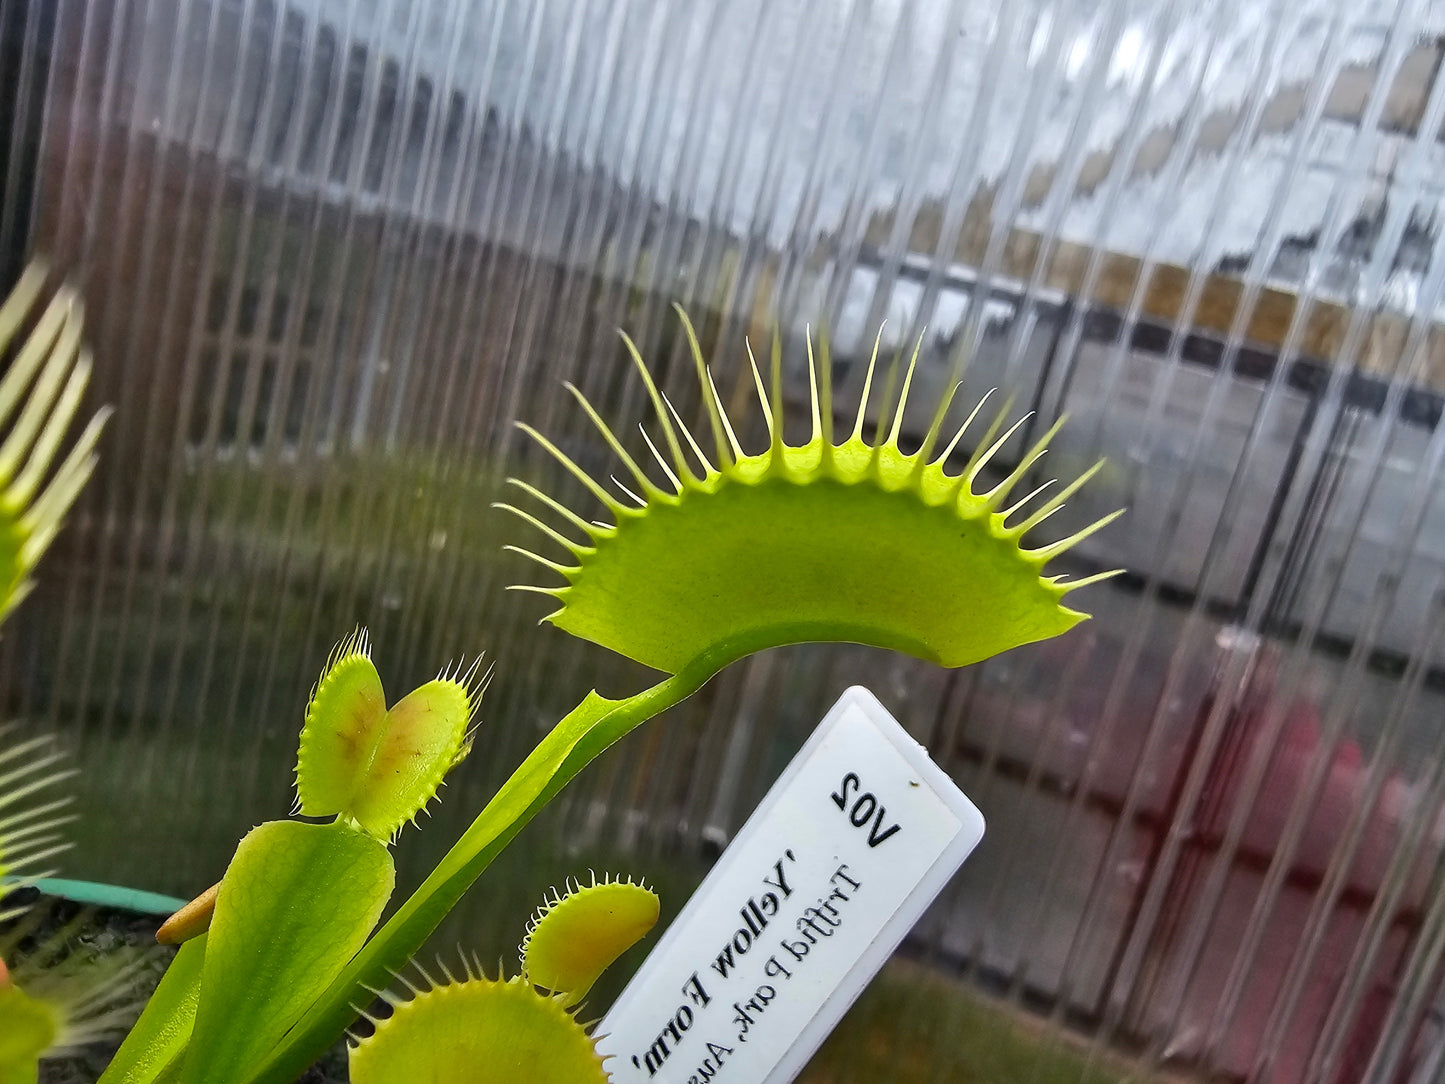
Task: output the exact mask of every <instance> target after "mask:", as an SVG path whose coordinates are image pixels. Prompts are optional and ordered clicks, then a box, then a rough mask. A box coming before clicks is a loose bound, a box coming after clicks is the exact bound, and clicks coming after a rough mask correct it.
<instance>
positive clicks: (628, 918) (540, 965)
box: [522, 877, 660, 1008]
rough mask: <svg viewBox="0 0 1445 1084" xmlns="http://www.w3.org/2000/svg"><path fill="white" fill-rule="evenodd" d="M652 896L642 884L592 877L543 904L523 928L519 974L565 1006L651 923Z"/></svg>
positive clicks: (655, 908)
mask: <svg viewBox="0 0 1445 1084" xmlns="http://www.w3.org/2000/svg"><path fill="white" fill-rule="evenodd" d="M659 906H660V905H659V903H658V899H657V893H655V892H653V891H652V889H650V888H648V887H647V886H646V885H640V884H633V883H632V879H631V878H630V877H629V878H628V879H627V880H625V881H612V880H608V879H606V878H604V879H603V880H602V881H600V882H599V881H598V880H597V879H596V878H595V877H594V878H593V880H592V882H591V883H590V884H586V885H582V884H575V885H573V886H572V887H571V889H570V890H569V891H567V892H566V893H564V894H562V895H560V896H559V895H557V894H556V892H555V890H554V892H553V895H552V898H551V899H550V900H548V901H547V902H546V903H544V904H543V905H542V907H541V909H540V910H539V911H538V912H537V914H536V915H535V916H533V918H532V920H531V922H529V923H528V924H527V936H526V938H525V939H523V941H522V975H523V977H525V978H526V979H527V980H528V981H529V982H531V983H532V984H533V985H535V986H541V987H544V988H545V989H547V990H551V991H552V992H553V993H555V994H557V995H559V996H560V998H561V1002H562V1004H563V1006H565V1007H567V1008H571V1007H572V1006H573V1005H576V1004H577V1003H578V1002H579V1001H581V1000H582V999H583V998H584V997H586V996H587V991H588V990H590V989H592V984H593V983H594V982H596V981H597V980H598V979H599V978H600V977H601V975H602V972H604V971H606V970H607V969H608V968H609V967H611V966H612V964H613V963H614V962H615V961H616V959H617V958H618V957H619V956H621V955H622V954H623V953H624V952H626V951H627V950H628V949H630V948H631V947H632V946H633V945H635V944H637V942H638V941H640V940H642V938H643V937H645V936H646V935H647V932H648V931H649V930H651V929H652V927H653V926H655V925H657V916H658V913H659Z"/></svg>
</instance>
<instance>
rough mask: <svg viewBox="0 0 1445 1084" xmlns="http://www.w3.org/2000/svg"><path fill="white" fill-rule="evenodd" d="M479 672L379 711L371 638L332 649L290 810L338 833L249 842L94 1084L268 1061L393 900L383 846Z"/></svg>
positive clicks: (423, 796)
mask: <svg viewBox="0 0 1445 1084" xmlns="http://www.w3.org/2000/svg"><path fill="white" fill-rule="evenodd" d="M480 663H481V659H480V657H479V658H478V659H477V660H476V661H475V662H474V663H473V664H472V665H471V667H470V668H468V669H466V670H465V671H463V670H461V669H460V668H457V669H455V670H451V669H449V670H445V671H443V672H442V674H441V675H439V676H438V677H437V678H436V679H434V680H432V681H429V682H427V683H426V684H424V685H422V686H420V687H419V688H417V689H414V690H413V691H412V692H411V693H409V694H408V695H407V696H405V697H403V698H402V699H401V700H400V701H399V702H397V703H396V704H395V705H394V706H392V707H391V708H390V709H388V708H387V706H386V697H385V693H384V691H383V689H382V684H381V678H380V675H379V674H378V673H377V670H376V667H375V665H374V664H373V663H372V661H371V645H370V641H369V639H368V638H367V635H366V631H365V630H364V629H358V630H356V631H355V632H354V633H352V634H351V635H350V636H348V637H346V638H345V639H343V640H342V641H341V643H340V644H338V645H337V646H336V648H335V649H334V650H333V651H332V653H331V656H330V657H329V658H328V659H327V662H326V666H325V668H324V669H323V670H322V673H321V677H320V678H319V679H318V681H317V683H316V687H315V689H313V691H312V694H311V700H310V703H309V704H308V706H307V709H306V718H305V723H304V725H303V727H302V731H301V738H300V743H299V752H298V757H297V764H296V807H297V809H299V810H300V812H301V813H302V814H303V815H305V816H312V817H331V818H334V819H333V820H331V821H330V822H329V823H326V824H311V823H306V822H302V821H294V820H283V821H270V822H268V823H266V824H263V825H261V826H260V827H258V828H255V829H253V830H252V831H251V832H250V833H248V834H247V835H246V836H245V838H243V839H242V840H241V842H240V844H239V845H238V846H237V848H236V853H235V856H234V857H233V858H232V860H231V863H230V865H229V866H228V868H227V870H226V874H225V876H224V877H223V878H222V880H221V882H220V883H219V884H218V885H217V886H215V888H213V889H211V890H208V891H207V892H206V893H204V894H203V895H202V896H201V897H200V898H198V899H197V900H196V901H195V902H194V903H193V904H191V905H189V906H188V907H186V908H184V909H183V910H182V911H180V912H178V913H177V914H176V915H174V916H172V918H171V919H170V920H169V921H168V922H167V923H166V925H164V926H163V927H162V928H161V932H160V940H162V941H169V942H190V943H188V944H186V945H185V946H184V947H183V949H182V957H181V958H178V968H177V967H173V969H172V970H173V971H176V972H177V974H176V975H175V976H174V977H173V976H172V975H170V974H168V975H167V978H166V981H165V982H163V983H162V988H161V990H160V991H159V992H158V996H157V998H155V999H154V1000H153V1002H152V1004H151V1005H149V1006H147V1008H146V1011H145V1013H143V1014H142V1016H141V1019H140V1021H139V1022H138V1024H137V1027H136V1029H135V1031H134V1032H133V1033H132V1035H131V1037H130V1038H128V1039H127V1041H126V1043H125V1044H124V1045H123V1046H122V1048H121V1050H120V1052H119V1053H118V1055H117V1057H116V1060H115V1062H114V1063H113V1064H112V1065H111V1066H110V1067H109V1068H108V1069H107V1071H106V1074H105V1075H104V1076H103V1077H102V1078H101V1079H102V1080H114V1081H127V1082H138V1081H147V1080H157V1079H167V1080H168V1079H175V1080H178V1081H182V1082H187V1081H194V1082H196V1084H203V1082H204V1084H217V1082H221V1081H227V1080H242V1079H245V1078H246V1074H247V1072H248V1070H249V1068H250V1067H251V1066H253V1065H255V1064H256V1063H258V1062H260V1061H261V1060H263V1058H264V1057H265V1055H266V1054H267V1053H268V1052H269V1051H270V1050H271V1049H272V1048H273V1047H274V1046H275V1044H276V1043H277V1041H278V1040H279V1039H280V1038H281V1037H282V1036H283V1035H284V1034H285V1033H286V1031H287V1029H288V1028H290V1027H291V1025H292V1024H293V1023H294V1022H295V1021H296V1019H297V1018H298V1017H299V1016H300V1015H301V1014H302V1013H303V1012H304V1011H305V1010H306V1009H307V1008H308V1006H310V1005H311V1004H312V1002H314V1001H315V999H316V998H317V996H318V995H319V994H320V993H321V992H322V991H323V990H325V989H326V988H327V986H328V984H329V983H331V982H332V981H333V980H334V979H335V977H336V976H337V974H339V972H340V971H341V969H342V968H343V967H344V966H345V964H346V962H347V961H348V960H349V959H351V957H353V956H354V955H355V954H356V952H357V951H358V950H359V949H360V948H361V946H362V944H363V943H364V942H365V941H366V938H367V936H368V935H369V934H370V933H371V931H372V928H373V927H374V926H375V925H376V921H377V919H378V918H379V917H380V916H381V912H382V910H383V908H384V907H385V906H386V903H387V901H388V900H389V899H390V898H391V892H392V888H393V887H394V884H395V879H396V874H395V867H394V865H393V862H392V858H391V852H390V851H389V850H388V846H387V845H388V843H389V842H392V841H394V840H395V838H396V835H397V833H398V832H399V831H400V830H401V828H402V826H403V825H404V824H406V823H407V822H408V821H411V820H413V819H414V818H415V817H416V815H417V814H418V813H419V812H420V811H421V810H422V809H423V808H425V806H426V804H427V803H428V802H430V801H431V800H432V799H433V798H435V796H436V792H437V788H438V787H439V786H440V785H441V783H442V778H443V776H444V775H445V774H446V772H447V771H449V770H450V769H451V768H452V767H453V766H455V765H456V764H457V763H458V762H459V761H460V760H461V759H462V758H463V757H465V756H466V754H467V751H468V749H469V748H470V729H471V724H472V720H473V717H474V715H475V710H476V705H477V702H478V701H479V699H480V697H481V695H482V692H483V691H484V690H485V687H486V682H487V676H485V675H483V676H482V677H481V678H480V679H479V678H478V670H479V668H480ZM202 934H204V935H205V936H204V938H203V939H202V938H201V936H200V935H202ZM192 939H195V940H194V941H192ZM193 945H194V947H192V946H193Z"/></svg>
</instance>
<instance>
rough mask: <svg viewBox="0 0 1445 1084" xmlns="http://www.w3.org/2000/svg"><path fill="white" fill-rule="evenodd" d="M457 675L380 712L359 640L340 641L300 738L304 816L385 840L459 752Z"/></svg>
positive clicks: (471, 701) (466, 703)
mask: <svg viewBox="0 0 1445 1084" xmlns="http://www.w3.org/2000/svg"><path fill="white" fill-rule="evenodd" d="M476 671H477V667H476V665H473V666H472V668H471V670H469V671H467V673H466V674H458V675H451V674H446V673H444V674H442V675H441V676H440V677H438V678H436V679H435V680H432V681H428V682H427V683H426V684H425V685H422V686H420V687H419V688H417V689H414V690H413V691H412V692H411V693H410V694H408V695H407V696H405V697H403V698H402V700H401V701H400V702H399V703H398V704H396V705H395V706H394V707H392V709H391V710H390V711H388V710H387V708H386V696H385V693H384V692H383V690H382V685H381V677H380V675H378V674H377V671H376V667H375V665H373V663H372V661H371V645H370V643H369V641H368V640H367V636H366V631H365V630H364V629H362V630H358V631H357V632H355V633H353V634H352V635H351V636H349V637H347V638H346V639H345V640H343V641H342V642H341V643H340V644H339V645H337V648H336V650H335V651H333V652H332V655H331V658H330V660H328V662H327V665H326V669H325V671H323V673H322V675H321V680H320V681H319V682H317V685H316V691H315V692H314V693H313V694H312V697H311V704H310V706H309V707H308V708H307V711H306V725H305V727H304V728H303V729H302V731H301V749H300V755H299V757H298V760H297V764H296V792H297V797H298V798H299V799H300V806H301V813H302V814H303V815H304V816H308V817H329V816H342V817H345V818H349V819H350V820H353V821H355V822H356V823H357V824H358V825H359V826H360V827H361V828H362V830H363V831H365V832H367V833H368V834H369V835H372V836H374V837H376V838H377V839H389V838H390V837H392V836H393V835H395V834H396V832H397V831H398V830H399V829H400V828H401V826H402V825H403V824H405V823H406V822H407V821H408V820H410V819H411V818H412V817H414V816H416V814H417V813H418V812H419V811H420V810H421V808H422V807H423V806H425V805H426V803H427V802H429V801H430V800H431V799H432V798H433V797H434V796H435V795H436V791H437V787H439V786H440V785H441V782H442V779H443V777H444V776H445V775H446V773H447V772H448V771H449V770H450V769H451V768H452V767H453V766H454V765H455V764H456V763H457V762H458V761H459V760H461V759H462V758H463V757H464V756H466V753H467V729H468V726H469V725H470V722H471V718H472V712H473V710H474V708H475V701H476V700H477V699H479V698H480V691H477V692H474V691H473V689H472V688H471V680H472V678H474V677H475V676H476Z"/></svg>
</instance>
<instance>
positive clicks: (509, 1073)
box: [351, 877, 658, 1084]
mask: <svg viewBox="0 0 1445 1084" xmlns="http://www.w3.org/2000/svg"><path fill="white" fill-rule="evenodd" d="M657 916H658V900H657V896H656V894H655V893H654V892H653V891H652V890H651V889H649V888H647V887H646V886H644V885H640V884H634V883H633V882H632V880H631V879H630V878H629V879H628V880H626V881H615V880H609V879H607V878H603V880H601V881H598V880H597V879H596V878H595V877H594V878H593V879H592V881H591V883H590V884H587V885H581V884H575V885H573V886H572V887H571V888H570V890H569V891H568V892H566V893H565V894H562V895H558V894H556V893H555V891H554V893H553V896H552V898H551V899H550V900H548V901H546V902H545V903H544V904H543V906H542V908H541V910H540V911H538V913H537V914H536V915H535V916H534V917H533V919H532V920H531V922H529V923H528V926H527V936H526V938H525V939H524V940H523V942H522V948H521V956H522V973H521V974H520V975H518V976H516V977H514V978H512V979H506V978H504V977H502V976H500V975H499V976H498V977H497V978H496V979H490V978H488V977H487V976H486V975H485V974H484V973H483V971H482V968H481V965H480V963H479V962H478V961H476V960H475V959H473V960H471V961H465V960H464V961H463V968H464V972H465V975H466V978H465V979H463V980H460V981H458V980H457V979H456V978H455V977H454V976H453V975H452V974H451V972H450V971H448V970H447V969H446V966H445V965H444V964H443V965H441V966H442V970H443V974H444V975H445V976H446V979H447V982H446V983H445V984H438V983H436V982H435V981H434V980H433V979H432V978H431V976H430V975H428V974H427V973H426V972H425V971H424V970H422V969H421V968H420V967H418V968H417V970H418V971H420V972H421V975H422V978H423V979H424V980H425V982H426V984H427V985H426V988H421V989H419V988H418V987H416V986H414V985H412V984H411V983H410V982H406V980H405V979H403V982H405V983H406V985H407V987H408V988H409V989H410V991H411V994H412V996H411V997H410V998H398V997H395V996H394V995H391V994H385V995H383V996H384V997H385V998H386V1000H387V1001H388V1002H389V1004H390V1005H391V1008H392V1012H391V1015H390V1016H387V1017H385V1018H383V1019H377V1018H374V1017H372V1018H371V1020H372V1023H373V1024H374V1025H375V1031H374V1033H373V1034H372V1035H370V1036H368V1037H367V1038H364V1039H361V1040H359V1041H358V1042H357V1044H356V1046H355V1047H354V1048H353V1049H352V1052H351V1079H352V1081H353V1084H395V1082H397V1081H402V1080H435V1081H467V1082H468V1084H512V1082H514V1081H518V1080H527V1081H531V1082H532V1084H589V1082H590V1084H606V1081H607V1074H606V1073H605V1072H604V1071H603V1068H602V1059H601V1058H600V1057H599V1056H598V1054H597V1052H596V1050H595V1049H594V1047H593V1041H592V1039H591V1038H590V1037H589V1036H588V1034H587V1031H586V1028H585V1027H584V1026H583V1025H581V1024H580V1023H578V1021H577V1019H576V1017H575V1016H574V1015H573V1011H569V1010H574V1007H575V1006H576V1005H577V1004H578V1003H579V1002H580V1001H581V1000H582V998H583V996H584V995H585V994H586V992H587V990H588V989H590V988H591V986H592V984H593V983H594V982H595V981H596V980H597V978H598V977H599V976H600V975H601V974H602V972H603V971H604V970H605V969H606V968H607V967H608V966H609V965H610V964H612V963H613V962H614V961H615V960H616V959H617V957H619V956H621V955H622V953H624V952H626V951H627V950H628V949H629V948H631V947H632V946H633V945H634V944H636V943H637V942H638V941H639V940H641V938H642V937H643V936H645V935H646V934H647V932H648V931H649V930H651V929H652V927H653V926H654V925H655V924H656V923H657ZM539 986H540V987H543V988H545V989H546V990H549V991H551V994H550V996H549V995H548V994H544V993H542V992H540V991H539V990H538V989H537V987H539Z"/></svg>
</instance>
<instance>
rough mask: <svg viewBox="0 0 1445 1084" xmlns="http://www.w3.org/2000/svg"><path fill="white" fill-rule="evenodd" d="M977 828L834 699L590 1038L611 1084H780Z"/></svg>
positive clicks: (853, 706)
mask: <svg viewBox="0 0 1445 1084" xmlns="http://www.w3.org/2000/svg"><path fill="white" fill-rule="evenodd" d="M983 827H984V825H983V817H982V815H981V814H980V813H979V811H978V810H977V809H976V808H975V807H974V805H973V803H972V802H970V801H969V800H968V799H967V798H966V797H965V796H964V794H963V792H962V791H960V790H959V789H958V787H956V786H955V785H954V783H953V781H952V780H951V779H949V778H948V776H947V775H946V774H945V773H944V772H943V771H942V770H941V769H940V768H939V767H938V766H937V765H936V764H934V763H933V761H932V760H931V759H929V756H928V753H927V751H926V750H925V749H924V748H923V747H922V746H921V745H919V744H918V743H917V742H915V741H914V740H913V739H912V738H910V737H909V736H908V734H907V732H905V731H904V729H903V728H902V727H901V726H899V725H898V723H897V721H896V720H895V719H894V718H893V717H892V716H891V715H889V714H888V712H887V710H886V709H885V708H884V707H883V705H882V704H880V703H879V702H878V701H877V699H875V698H874V696H873V694H872V693H870V692H868V690H866V689H863V688H860V687H857V686H855V687H854V688H851V689H849V690H848V691H847V692H845V693H844V694H843V696H842V697H841V698H840V699H839V700H838V702H837V703H836V704H834V705H833V707H832V708H831V709H830V710H829V712H828V714H827V716H826V717H825V718H824V719H823V722H822V723H821V724H820V725H819V726H818V728H817V730H815V731H814V732H813V735H812V737H811V738H809V739H808V742H807V744H805V745H804V746H803V748H802V749H801V750H800V751H799V752H798V755H797V756H796V757H794V758H793V761H792V763H791V764H789V765H788V767H787V769H786V770H785V771H784V772H783V774H782V776H781V777H780V778H779V779H778V781H777V782H776V783H775V784H774V785H773V787H772V789H771V790H769V791H768V794H767V797H765V798H764V799H763V801H762V804H761V805H759V806H758V808H757V809H756V810H754V811H753V814H752V816H750V817H749V818H748V821H747V823H746V824H744V825H743V827H742V830H741V831H740V832H738V834H737V837H736V838H735V839H734V840H733V841H732V843H731V844H730V845H729V846H728V848H727V850H726V851H725V852H724V854H723V856H722V857H721V858H720V859H719V860H718V862H717V864H716V865H715V866H714V867H713V869H712V871H711V872H710V873H709V874H708V876H707V878H706V879H705V880H704V881H703V883H702V885H701V887H699V888H698V890H697V892H696V893H694V894H693V897H692V899H690V900H689V901H688V903H687V906H686V907H685V908H684V909H683V911H682V914H680V915H679V916H678V918H677V920H676V921H675V922H673V924H672V926H671V927H670V928H669V929H668V931H667V933H666V935H664V937H663V938H662V940H661V941H660V942H659V943H658V945H657V948H656V949H654V950H653V952H652V954H651V955H650V956H649V957H648V958H647V961H646V962H645V963H644V964H643V965H642V967H641V968H640V969H639V970H638V972H637V974H636V975H635V976H633V979H632V981H631V982H630V983H629V984H628V986H627V989H626V990H624V991H623V992H622V995H621V996H620V997H619V998H618V999H617V1003H616V1004H615V1005H613V1007H612V1010H611V1011H610V1012H609V1013H608V1014H607V1016H606V1017H605V1018H604V1019H603V1020H602V1022H601V1023H600V1024H599V1025H598V1027H597V1031H596V1034H597V1035H599V1036H601V1038H600V1039H599V1041H598V1044H597V1048H598V1051H599V1052H600V1053H601V1054H603V1055H604V1056H607V1057H608V1058H609V1060H608V1061H607V1063H606V1068H607V1071H608V1072H609V1073H610V1074H611V1078H612V1080H613V1081H614V1084H634V1082H641V1081H649V1082H667V1084H695V1082H697V1084H700V1082H702V1081H710V1082H712V1084H733V1082H737V1084H756V1082H759V1081H767V1082H779V1084H780V1082H783V1081H788V1080H792V1079H793V1077H794V1076H795V1075H796V1074H797V1073H798V1072H800V1071H801V1070H802V1068H803V1067H804V1066H805V1065H806V1064H807V1061H808V1059H809V1058H810V1057H811V1056H812V1055H813V1052H814V1051H815V1050H817V1048H818V1047H819V1045H821V1044H822V1042H823V1040H824V1039H825V1038H826V1037H827V1035H828V1033H829V1032H830V1031H832V1030H833V1027H834V1026H835V1025H836V1024H837V1023H838V1021H839V1019H840V1018H841V1017H842V1016H843V1013H844V1012H846V1011H847V1009H848V1006H849V1005H851V1004H852V1003H853V1001H854V1000H855V999H856V998H857V996H858V995H859V994H860V993H861V992H862V990H863V987H864V986H866V985H867V983H868V981H869V980H870V979H871V978H872V977H873V976H874V974H876V973H877V971H878V969H879V968H881V967H882V966H883V964H884V962H885V961H886V960H887V959H888V957H889V956H890V955H891V954H892V952H893V950H894V949H895V948H896V947H897V946H898V943H899V942H900V941H901V940H902V939H903V937H904V935H905V934H907V932H908V931H909V929H911V928H912V926H913V924H914V923H915V922H916V921H917V920H918V918H919V917H920V916H921V915H922V914H923V911H924V909H925V908H926V907H927V906H928V904H929V903H930V902H931V901H932V900H933V898H934V897H935V896H936V895H938V893H939V892H940V891H942V889H943V887H944V885H945V884H947V883H948V880H949V878H950V877H951V876H952V875H953V873H954V871H955V870H956V869H957V868H958V867H959V865H960V864H961V863H962V862H963V860H964V859H965V858H966V857H968V854H969V852H970V851H972V850H973V848H974V847H975V846H977V844H978V841H979V840H980V839H981V838H982V837H983Z"/></svg>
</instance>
